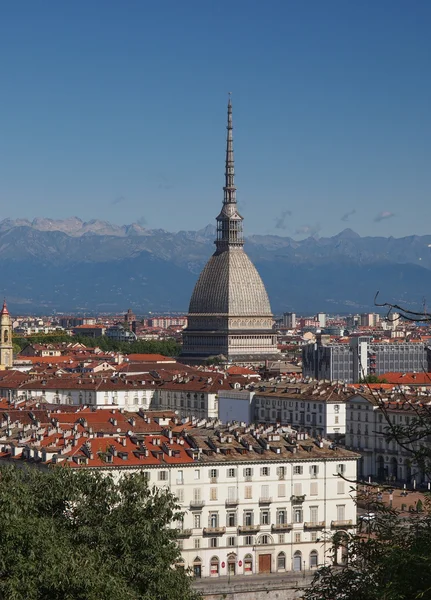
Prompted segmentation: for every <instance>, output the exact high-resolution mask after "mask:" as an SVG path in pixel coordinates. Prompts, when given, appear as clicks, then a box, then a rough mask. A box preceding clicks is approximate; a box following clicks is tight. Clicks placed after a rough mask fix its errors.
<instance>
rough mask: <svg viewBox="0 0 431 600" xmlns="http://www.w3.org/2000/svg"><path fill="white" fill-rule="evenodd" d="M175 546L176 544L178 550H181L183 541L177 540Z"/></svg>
mask: <svg viewBox="0 0 431 600" xmlns="http://www.w3.org/2000/svg"><path fill="white" fill-rule="evenodd" d="M177 544H178V548H179V549H180V550H182V549H183V547H184V540H177Z"/></svg>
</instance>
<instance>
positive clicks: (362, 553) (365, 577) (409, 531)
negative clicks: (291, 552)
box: [304, 503, 431, 600]
mask: <svg viewBox="0 0 431 600" xmlns="http://www.w3.org/2000/svg"><path fill="white" fill-rule="evenodd" d="M372 508H373V510H374V511H376V512H375V513H374V514H375V515H376V519H375V521H371V522H370V523H369V524H365V523H364V524H363V525H362V528H363V531H359V532H358V533H357V534H356V535H351V536H350V537H349V538H348V561H347V566H345V567H343V568H341V569H340V568H339V567H337V566H328V567H322V568H321V569H319V570H318V571H317V572H316V574H315V576H314V580H313V584H312V586H311V588H310V589H309V590H307V592H306V594H305V596H304V600H427V599H429V598H431V510H430V508H431V507H430V505H429V503H427V504H426V506H425V507H424V512H423V513H421V514H418V513H416V514H414V515H413V514H412V515H410V516H409V517H407V518H405V517H404V516H403V515H400V514H399V513H397V512H396V511H394V510H389V509H387V508H384V507H382V506H380V507H379V506H378V505H374V506H373V507H372Z"/></svg>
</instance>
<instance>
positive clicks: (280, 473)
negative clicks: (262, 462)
mask: <svg viewBox="0 0 431 600" xmlns="http://www.w3.org/2000/svg"><path fill="white" fill-rule="evenodd" d="M277 475H278V478H279V479H284V478H285V476H286V467H277Z"/></svg>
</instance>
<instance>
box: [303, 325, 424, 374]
mask: <svg viewBox="0 0 431 600" xmlns="http://www.w3.org/2000/svg"><path fill="white" fill-rule="evenodd" d="M325 342H326V339H324V338H323V336H322V338H320V339H319V340H318V342H317V343H316V344H308V345H307V346H304V347H303V349H302V373H303V375H304V377H314V378H315V379H327V380H330V381H337V380H338V381H345V382H346V383H357V382H358V381H360V380H361V379H363V378H364V377H367V376H368V375H383V374H384V373H389V372H401V373H409V372H412V371H417V372H424V371H425V372H428V371H429V369H430V366H431V365H430V358H431V353H430V350H429V349H428V348H427V347H426V345H425V344H423V343H407V342H406V343H400V344H398V343H397V344H386V343H380V344H379V343H373V342H372V338H371V337H368V336H359V337H354V338H351V340H350V344H331V343H325Z"/></svg>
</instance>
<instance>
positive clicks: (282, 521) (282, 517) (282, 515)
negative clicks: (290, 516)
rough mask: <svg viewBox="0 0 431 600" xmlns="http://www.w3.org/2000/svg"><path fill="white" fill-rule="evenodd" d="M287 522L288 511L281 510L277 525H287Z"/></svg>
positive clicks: (278, 512)
mask: <svg viewBox="0 0 431 600" xmlns="http://www.w3.org/2000/svg"><path fill="white" fill-rule="evenodd" d="M286 522H287V520H286V510H285V509H284V508H280V509H279V510H278V511H277V525H285V524H286Z"/></svg>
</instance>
